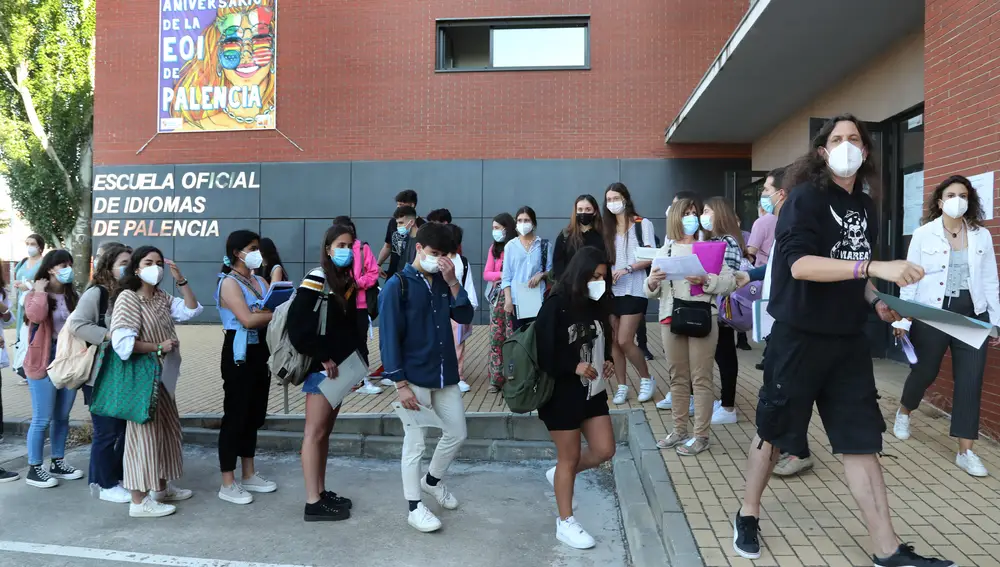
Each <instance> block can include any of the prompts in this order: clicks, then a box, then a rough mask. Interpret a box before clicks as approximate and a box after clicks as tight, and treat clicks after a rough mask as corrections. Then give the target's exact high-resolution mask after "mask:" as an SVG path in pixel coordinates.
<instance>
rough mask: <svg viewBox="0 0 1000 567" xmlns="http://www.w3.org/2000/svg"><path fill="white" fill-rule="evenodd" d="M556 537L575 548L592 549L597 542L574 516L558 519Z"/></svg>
mask: <svg viewBox="0 0 1000 567" xmlns="http://www.w3.org/2000/svg"><path fill="white" fill-rule="evenodd" d="M556 539H557V540H559V541H561V542H563V543H565V544H566V545H568V546H570V547H572V548H574V549H590V548H592V547H594V545H595V544H596V542H595V541H594V538H593V537H591V535H590V534H588V533H587V532H586V530H584V529H583V527H582V526H580V524H578V523H577V522H576V518H574V517H573V516H570V517H569V518H567V519H565V520H563V519H562V518H558V519H556Z"/></svg>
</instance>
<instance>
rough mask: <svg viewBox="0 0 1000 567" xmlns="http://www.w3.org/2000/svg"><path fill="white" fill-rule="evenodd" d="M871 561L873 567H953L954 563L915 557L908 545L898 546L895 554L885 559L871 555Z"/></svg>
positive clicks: (911, 547)
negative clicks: (873, 563)
mask: <svg viewBox="0 0 1000 567" xmlns="http://www.w3.org/2000/svg"><path fill="white" fill-rule="evenodd" d="M872 560H873V561H874V562H875V567H955V562H954V561H948V560H945V559H936V558H934V557H923V556H921V555H917V554H916V553H914V551H913V546H912V545H910V544H908V543H904V544H902V545H900V546H899V549H897V550H896V553H893V554H892V555H891V556H889V557H886V558H885V559H879V558H878V557H875V556H874V555H872Z"/></svg>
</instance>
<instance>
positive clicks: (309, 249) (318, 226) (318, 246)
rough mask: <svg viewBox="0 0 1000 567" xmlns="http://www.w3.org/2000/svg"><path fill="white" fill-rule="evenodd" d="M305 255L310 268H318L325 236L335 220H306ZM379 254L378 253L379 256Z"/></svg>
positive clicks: (304, 259) (305, 260)
mask: <svg viewBox="0 0 1000 567" xmlns="http://www.w3.org/2000/svg"><path fill="white" fill-rule="evenodd" d="M305 223H306V224H305V240H306V245H305V255H304V257H303V261H304V262H305V263H306V264H307V265H310V266H318V265H319V261H320V258H321V256H320V253H321V252H322V251H323V236H324V235H325V234H326V229H328V228H330V226H331V225H332V224H333V219H306V221H305ZM377 253H378V252H376V254H377Z"/></svg>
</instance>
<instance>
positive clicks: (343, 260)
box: [330, 248, 354, 268]
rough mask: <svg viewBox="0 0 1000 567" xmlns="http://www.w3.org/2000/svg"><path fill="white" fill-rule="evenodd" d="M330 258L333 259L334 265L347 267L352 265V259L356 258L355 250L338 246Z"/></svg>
mask: <svg viewBox="0 0 1000 567" xmlns="http://www.w3.org/2000/svg"><path fill="white" fill-rule="evenodd" d="M330 259H331V260H333V265H335V266H337V267H338V268H346V267H347V266H350V265H351V260H353V259H354V252H353V251H352V250H351V249H350V248H337V249H336V250H334V251H333V254H332V255H330Z"/></svg>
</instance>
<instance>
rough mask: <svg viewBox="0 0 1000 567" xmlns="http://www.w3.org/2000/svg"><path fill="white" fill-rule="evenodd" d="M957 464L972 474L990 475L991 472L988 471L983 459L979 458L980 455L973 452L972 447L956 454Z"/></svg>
mask: <svg viewBox="0 0 1000 567" xmlns="http://www.w3.org/2000/svg"><path fill="white" fill-rule="evenodd" d="M955 464H956V465H958V468H960V469H962V470H963V471H965V472H967V473H969V474H970V475H972V476H988V475H989V474H990V473H988V472H987V471H986V466H985V465H983V461H982V460H980V459H979V455H976V454H975V453H973V452H972V450H971V449H970V450H968V451H966V452H964V453H959V454H958V455H957V456H955Z"/></svg>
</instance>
